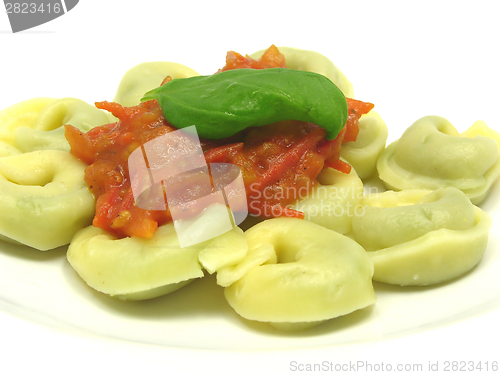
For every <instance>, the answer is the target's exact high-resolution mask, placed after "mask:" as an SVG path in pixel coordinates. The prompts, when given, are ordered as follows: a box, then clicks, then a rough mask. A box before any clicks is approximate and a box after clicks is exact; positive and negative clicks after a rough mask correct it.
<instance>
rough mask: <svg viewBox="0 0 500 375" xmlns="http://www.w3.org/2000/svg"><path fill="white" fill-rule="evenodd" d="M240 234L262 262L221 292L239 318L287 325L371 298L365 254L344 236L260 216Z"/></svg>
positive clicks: (338, 312) (324, 316)
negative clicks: (259, 221) (262, 219)
mask: <svg viewBox="0 0 500 375" xmlns="http://www.w3.org/2000/svg"><path fill="white" fill-rule="evenodd" d="M245 237H246V239H247V241H248V256H249V257H250V258H258V257H261V258H260V261H261V262H262V263H263V264H261V265H256V266H253V267H250V268H249V269H248V270H247V272H246V273H244V275H243V276H242V277H241V278H239V279H238V280H237V281H235V282H234V283H233V284H231V285H230V286H229V287H227V288H225V290H224V295H225V297H226V299H227V301H228V302H229V304H230V305H231V306H232V307H233V309H234V310H235V311H236V312H237V313H238V314H239V315H241V316H242V317H243V318H245V319H249V320H256V321H261V322H270V323H272V324H273V325H274V326H275V327H277V328H285V329H290V328H293V327H294V326H295V325H296V324H299V326H300V325H302V326H303V325H304V323H308V324H310V323H313V322H315V323H319V322H322V321H325V320H328V319H331V318H334V317H338V316H341V315H345V314H348V313H350V312H353V311H355V310H358V309H362V308H364V307H367V306H369V305H371V304H373V303H374V302H375V300H376V297H375V293H374V290H373V285H372V275H373V264H372V262H371V260H370V257H369V256H368V255H367V253H366V252H365V251H364V249H363V248H362V247H361V246H359V245H358V244H357V243H356V242H354V241H353V240H351V239H350V238H348V237H345V236H343V235H341V234H339V233H337V232H334V231H332V230H329V229H326V228H324V227H322V226H319V225H317V224H314V223H311V222H308V221H305V220H300V219H293V218H276V219H270V220H266V221H264V222H262V223H259V224H257V225H255V226H254V227H252V228H250V229H249V230H248V231H247V232H245ZM254 253H257V254H258V255H257V256H256V257H254ZM263 255H264V256H263ZM266 256H267V257H269V259H267V260H265V259H264V258H265V257H266ZM308 324H306V325H308Z"/></svg>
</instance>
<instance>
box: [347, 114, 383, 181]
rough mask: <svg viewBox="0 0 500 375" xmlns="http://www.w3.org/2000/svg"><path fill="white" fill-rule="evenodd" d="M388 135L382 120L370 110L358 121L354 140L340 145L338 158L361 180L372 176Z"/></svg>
mask: <svg viewBox="0 0 500 375" xmlns="http://www.w3.org/2000/svg"><path fill="white" fill-rule="evenodd" d="M388 134H389V131H388V129H387V125H386V124H385V122H384V120H382V118H381V117H380V115H379V114H378V113H377V112H375V111H373V110H372V111H370V112H369V113H367V114H365V115H363V116H361V118H360V119H359V133H358V136H357V138H356V140H355V141H353V142H346V143H344V144H343V145H342V148H341V150H340V156H341V157H342V158H344V159H345V160H347V162H348V163H349V164H351V165H352V167H353V168H354V169H355V170H356V173H357V174H358V176H359V178H361V179H362V180H365V179H367V178H369V177H371V176H372V175H373V174H374V172H375V170H376V165H377V160H378V158H379V156H380V154H381V153H382V151H383V150H384V149H385V143H386V141H387V137H388Z"/></svg>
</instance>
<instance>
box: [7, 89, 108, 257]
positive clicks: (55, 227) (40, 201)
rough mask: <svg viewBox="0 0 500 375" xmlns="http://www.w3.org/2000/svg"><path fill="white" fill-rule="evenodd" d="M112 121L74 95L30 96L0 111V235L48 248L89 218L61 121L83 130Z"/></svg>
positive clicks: (90, 202) (80, 171)
mask: <svg viewBox="0 0 500 375" xmlns="http://www.w3.org/2000/svg"><path fill="white" fill-rule="evenodd" d="M114 120H115V118H114V117H113V116H112V115H110V114H109V113H107V112H104V111H101V110H99V109H97V108H95V107H93V106H91V105H89V104H87V103H85V102H83V101H81V100H79V99H74V98H64V99H52V98H35V99H30V100H26V101H23V102H20V103H17V104H15V105H13V106H11V107H9V108H7V109H5V110H3V111H1V112H0V186H1V189H0V210H1V211H2V217H1V219H0V238H1V239H3V240H5V241H10V242H14V243H21V244H24V245H27V246H30V247H33V248H36V249H38V250H50V249H53V248H56V247H59V246H62V245H66V244H68V243H69V242H70V241H71V238H72V237H73V235H74V234H75V233H76V232H77V231H78V230H80V229H81V228H84V227H86V226H88V225H89V224H90V223H91V222H92V218H93V216H94V211H95V200H94V197H93V196H92V194H91V193H90V192H89V191H88V189H87V186H86V184H85V181H84V171H85V168H86V165H85V164H83V163H82V162H80V161H79V160H77V159H76V158H75V157H74V156H73V155H71V154H70V153H69V150H70V147H69V144H68V142H67V141H66V138H65V136H64V128H63V125H65V124H71V125H73V126H75V127H78V128H79V129H81V130H83V131H88V130H90V129H91V128H93V127H95V126H98V125H103V124H107V123H110V122H113V121H114Z"/></svg>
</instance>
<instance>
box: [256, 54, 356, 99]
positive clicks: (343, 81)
mask: <svg viewBox="0 0 500 375" xmlns="http://www.w3.org/2000/svg"><path fill="white" fill-rule="evenodd" d="M278 50H279V51H280V52H281V53H282V54H283V55H284V56H285V61H286V66H287V68H290V69H294V70H304V71H308V72H313V73H318V74H322V75H324V76H325V77H327V78H329V79H330V80H331V81H332V82H333V83H334V84H335V85H336V86H337V87H338V88H339V89H340V91H342V92H343V94H344V95H345V96H347V97H349V98H353V97H354V89H353V86H352V83H351V82H349V80H348V79H347V77H346V76H345V75H344V73H342V72H341V71H340V69H339V68H337V67H336V66H335V65H334V64H333V63H332V62H331V61H330V59H328V58H327V57H326V56H324V55H322V54H321V53H318V52H315V51H307V50H303V49H299V48H292V47H278ZM264 52H266V50H265V49H263V50H260V51H257V52H255V53H252V54H251V55H250V57H251V58H253V59H259V58H260V57H261V56H262V55H263V54H264Z"/></svg>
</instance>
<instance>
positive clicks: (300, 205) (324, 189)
mask: <svg viewBox="0 0 500 375" xmlns="http://www.w3.org/2000/svg"><path fill="white" fill-rule="evenodd" d="M317 179H318V182H319V185H318V186H315V187H314V188H313V189H312V191H311V192H310V194H309V195H308V196H306V197H304V198H302V199H299V200H298V201H297V202H296V203H294V204H292V205H291V208H293V209H295V210H298V211H301V212H304V214H305V220H308V221H311V222H313V223H316V224H318V225H321V226H324V227H326V228H328V229H331V230H334V231H336V232H339V233H342V234H346V233H349V232H350V231H351V229H352V225H351V221H352V217H353V216H354V213H355V210H356V207H358V206H359V205H360V203H361V199H362V198H363V193H364V188H363V183H362V182H361V180H360V179H359V177H358V175H357V174H356V172H355V171H354V169H352V170H351V172H350V173H349V174H345V173H342V172H339V171H337V170H335V169H333V168H326V169H324V170H323V171H322V172H321V173H320V174H319V175H318V177H317Z"/></svg>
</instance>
